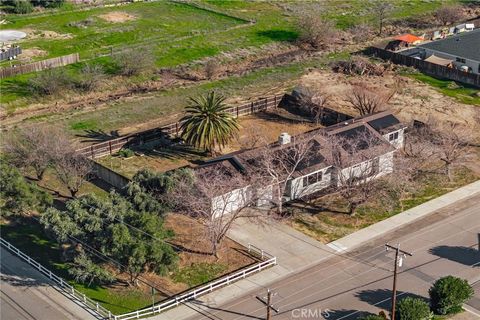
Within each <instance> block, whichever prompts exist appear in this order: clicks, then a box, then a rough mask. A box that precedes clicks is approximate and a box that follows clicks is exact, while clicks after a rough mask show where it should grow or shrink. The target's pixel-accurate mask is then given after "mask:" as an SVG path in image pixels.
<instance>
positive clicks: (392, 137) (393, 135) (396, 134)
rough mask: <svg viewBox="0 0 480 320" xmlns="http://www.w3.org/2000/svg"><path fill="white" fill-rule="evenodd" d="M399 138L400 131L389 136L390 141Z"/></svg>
mask: <svg viewBox="0 0 480 320" xmlns="http://www.w3.org/2000/svg"><path fill="white" fill-rule="evenodd" d="M397 139H398V131H397V132H394V133H390V135H389V136H388V141H395V140H397Z"/></svg>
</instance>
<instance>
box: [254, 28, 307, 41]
mask: <svg viewBox="0 0 480 320" xmlns="http://www.w3.org/2000/svg"><path fill="white" fill-rule="evenodd" d="M257 35H258V36H261V37H265V38H269V39H271V40H275V41H287V42H292V41H295V40H297V38H298V33H297V32H295V31H289V30H281V29H271V30H264V31H258V32H257Z"/></svg>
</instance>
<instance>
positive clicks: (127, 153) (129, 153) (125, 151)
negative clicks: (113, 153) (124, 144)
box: [117, 148, 135, 158]
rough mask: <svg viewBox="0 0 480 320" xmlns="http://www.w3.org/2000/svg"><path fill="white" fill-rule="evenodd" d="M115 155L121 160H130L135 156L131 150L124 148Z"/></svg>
mask: <svg viewBox="0 0 480 320" xmlns="http://www.w3.org/2000/svg"><path fill="white" fill-rule="evenodd" d="M117 155H118V156H120V157H122V158H131V157H133V156H134V155H135V152H134V151H133V150H131V149H128V148H125V149H121V150H120V151H118V152H117Z"/></svg>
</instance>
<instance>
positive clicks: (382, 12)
mask: <svg viewBox="0 0 480 320" xmlns="http://www.w3.org/2000/svg"><path fill="white" fill-rule="evenodd" d="M394 8H395V7H394V5H393V4H392V3H390V2H387V1H384V0H375V1H374V2H373V5H372V7H371V12H372V13H373V14H374V16H375V18H376V20H377V22H378V35H379V36H381V35H382V32H383V27H384V25H385V20H387V19H388V17H389V16H390V14H391V13H392V11H393V10H394Z"/></svg>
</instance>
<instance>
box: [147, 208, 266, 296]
mask: <svg viewBox="0 0 480 320" xmlns="http://www.w3.org/2000/svg"><path fill="white" fill-rule="evenodd" d="M165 226H166V227H167V228H170V229H172V230H173V231H174V232H175V237H174V239H173V240H172V241H171V243H172V244H173V245H174V246H176V249H177V250H180V251H179V257H180V260H179V263H178V270H177V271H176V273H175V272H171V273H170V274H169V275H168V276H165V277H161V276H158V275H156V274H152V273H150V274H145V275H143V276H144V277H145V278H147V279H148V280H150V281H152V282H153V283H155V284H157V285H158V287H159V288H163V289H164V290H165V292H164V293H165V294H168V295H171V294H176V293H179V292H182V291H184V290H187V289H188V285H187V284H185V283H181V282H176V281H175V279H178V278H177V277H178V274H179V273H181V272H182V269H184V270H185V269H188V268H190V267H192V266H194V265H198V264H209V265H217V266H221V267H222V268H221V269H222V271H221V272H218V273H217V274H216V275H215V277H220V276H222V275H224V274H227V273H230V272H233V271H235V270H237V269H240V268H243V267H245V266H248V265H250V264H252V263H255V262H256V261H258V260H257V259H256V258H254V257H253V256H251V255H249V254H248V251H247V249H246V248H245V247H243V246H241V245H240V244H238V243H236V242H234V241H233V240H230V239H229V238H226V239H224V241H223V242H222V244H221V246H220V248H219V251H218V255H219V258H218V260H217V259H216V258H215V257H214V256H212V255H211V254H210V253H211V250H210V244H209V242H208V240H207V239H206V237H205V233H204V231H203V230H204V229H203V228H204V227H203V226H202V225H201V224H200V223H198V222H197V221H195V220H194V219H191V218H189V217H186V216H184V215H180V214H169V215H168V216H167V218H166V221H165ZM142 289H143V290H145V291H149V290H150V288H147V287H145V288H143V287H142ZM159 298H160V297H159Z"/></svg>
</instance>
